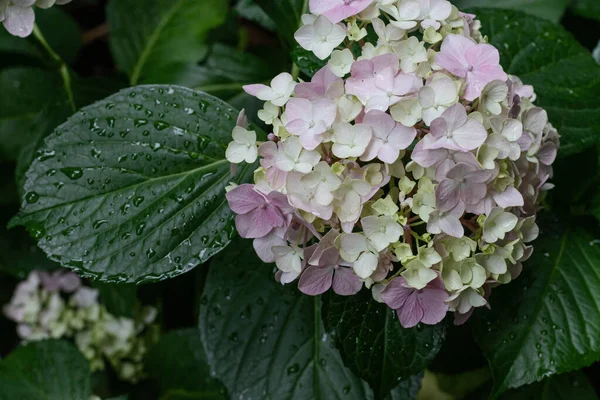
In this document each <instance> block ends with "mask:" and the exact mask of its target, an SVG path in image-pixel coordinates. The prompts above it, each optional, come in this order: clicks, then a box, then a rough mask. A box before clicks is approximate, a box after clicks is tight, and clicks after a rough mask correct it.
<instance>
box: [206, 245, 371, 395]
mask: <svg viewBox="0 0 600 400" xmlns="http://www.w3.org/2000/svg"><path fill="white" fill-rule="evenodd" d="M211 265H212V267H211V269H210V271H209V274H208V278H207V282H206V286H205V290H204V296H203V298H202V301H201V306H200V331H201V332H202V341H203V343H204V346H205V349H206V354H207V356H208V361H209V364H210V365H211V367H212V371H213V373H214V376H216V377H217V378H218V379H220V380H221V381H222V382H223V383H224V384H225V386H226V387H227V389H228V390H229V395H230V396H231V398H239V397H240V396H243V397H244V398H261V399H262V398H271V399H282V398H289V399H292V398H293V399H299V400H301V399H333V398H345V399H361V400H363V399H365V398H367V397H368V392H369V391H368V389H367V388H365V386H364V385H363V383H362V382H361V381H360V380H359V379H357V378H356V377H354V376H353V374H352V373H351V372H350V370H348V369H347V368H345V367H344V365H343V363H342V360H341V358H340V356H339V353H338V351H337V350H336V349H335V348H334V347H333V343H332V341H331V339H330V338H329V337H328V335H326V334H325V331H324V328H323V325H322V322H321V315H320V314H321V305H320V300H319V298H318V297H310V296H306V295H303V294H300V293H299V292H298V291H296V290H294V289H293V288H292V287H285V286H282V285H281V284H279V283H277V282H275V281H274V279H273V274H272V272H271V271H272V268H271V267H270V266H268V265H265V264H264V263H263V262H262V261H261V260H260V259H258V257H257V256H256V254H255V251H254V249H253V247H252V242H251V241H250V240H241V239H238V240H236V241H235V242H234V243H233V244H232V245H231V246H230V247H229V248H228V251H226V252H223V253H221V254H220V255H219V256H218V257H216V258H215V259H214V260H213V261H212V262H211Z"/></svg>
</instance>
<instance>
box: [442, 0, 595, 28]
mask: <svg viewBox="0 0 600 400" xmlns="http://www.w3.org/2000/svg"><path fill="white" fill-rule="evenodd" d="M569 1H570V0H450V2H451V3H453V4H454V5H455V6H457V7H458V8H459V9H460V10H461V11H464V10H465V9H466V8H469V7H489V8H505V9H510V10H517V11H521V12H525V13H528V14H531V15H535V16H537V17H541V18H544V19H548V20H550V21H552V22H555V23H558V22H559V21H560V18H561V17H562V16H563V14H564V12H565V10H566V9H567V5H568V4H569ZM592 1H594V0H592ZM477 17H478V19H481V20H482V21H483V17H480V16H479V15H477Z"/></svg>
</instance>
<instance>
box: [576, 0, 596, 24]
mask: <svg viewBox="0 0 600 400" xmlns="http://www.w3.org/2000/svg"><path fill="white" fill-rule="evenodd" d="M571 9H572V10H573V12H574V13H575V14H577V15H579V16H581V17H584V18H592V19H597V20H599V21H600V2H599V1H598V0H571Z"/></svg>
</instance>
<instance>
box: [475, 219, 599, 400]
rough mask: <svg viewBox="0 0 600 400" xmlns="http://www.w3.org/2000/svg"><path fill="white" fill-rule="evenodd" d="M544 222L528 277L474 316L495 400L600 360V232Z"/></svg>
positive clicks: (579, 225)
mask: <svg viewBox="0 0 600 400" xmlns="http://www.w3.org/2000/svg"><path fill="white" fill-rule="evenodd" d="M544 218H545V219H546V221H544V220H543V223H541V224H540V228H541V235H540V238H539V239H538V240H536V242H535V244H534V245H535V251H534V252H533V256H532V257H531V259H530V260H528V261H527V262H526V263H525V265H524V268H523V273H522V275H521V276H520V277H519V278H518V279H516V280H515V281H514V282H511V283H510V285H506V286H502V287H499V288H496V289H494V290H493V291H492V295H491V297H490V304H491V306H492V308H491V310H489V311H488V310H484V309H482V310H478V311H477V312H476V313H475V316H474V321H473V325H474V335H475V338H476V339H477V341H478V342H479V345H480V346H481V348H482V350H483V353H484V354H485V355H486V357H487V358H488V360H489V363H490V367H491V369H492V373H493V375H494V380H495V387H494V394H495V395H498V394H500V393H502V392H504V391H506V390H507V389H509V388H515V387H519V386H522V385H525V384H528V383H532V382H535V381H538V380H541V379H542V378H544V377H547V376H549V375H550V374H560V373H563V372H568V371H573V370H576V369H579V368H582V367H585V366H587V365H589V364H591V363H592V362H594V361H597V360H600V326H599V325H598V323H597V321H599V320H600V309H599V308H598V304H600V245H599V243H600V229H598V227H597V224H582V223H581V222H582V221H579V220H559V219H557V218H555V217H551V216H550V215H545V216H544Z"/></svg>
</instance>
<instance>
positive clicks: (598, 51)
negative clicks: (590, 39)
mask: <svg viewBox="0 0 600 400" xmlns="http://www.w3.org/2000/svg"><path fill="white" fill-rule="evenodd" d="M592 55H593V56H594V60H596V62H597V63H598V64H600V40H599V41H598V44H597V45H596V48H595V49H594V52H593V53H592Z"/></svg>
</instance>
